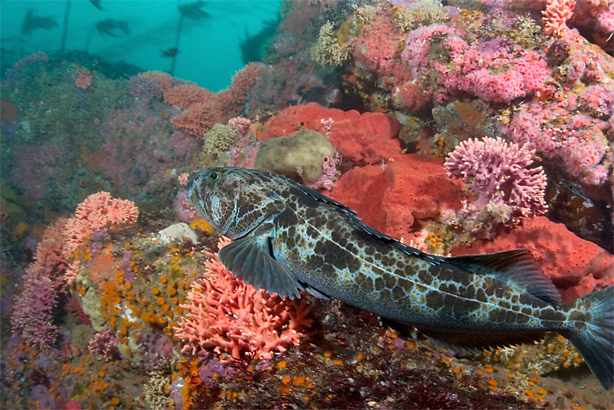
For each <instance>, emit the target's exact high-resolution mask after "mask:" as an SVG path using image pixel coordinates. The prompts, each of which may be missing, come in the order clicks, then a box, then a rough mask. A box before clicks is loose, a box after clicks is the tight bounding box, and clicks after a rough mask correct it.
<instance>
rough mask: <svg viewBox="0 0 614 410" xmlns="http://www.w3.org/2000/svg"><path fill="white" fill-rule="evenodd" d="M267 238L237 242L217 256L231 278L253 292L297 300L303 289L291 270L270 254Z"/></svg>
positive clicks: (223, 249)
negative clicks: (257, 290)
mask: <svg viewBox="0 0 614 410" xmlns="http://www.w3.org/2000/svg"><path fill="white" fill-rule="evenodd" d="M268 239H269V238H268V237H267V236H252V237H247V238H243V239H239V240H237V241H235V242H232V243H230V244H228V245H226V246H224V247H223V248H222V249H220V251H219V252H218V257H219V259H220V261H221V262H222V263H223V264H224V266H226V268H227V269H228V270H229V271H231V272H232V273H233V275H235V276H237V277H239V278H241V279H243V281H244V282H245V283H249V284H250V285H252V286H253V287H255V288H256V289H265V290H266V291H267V292H269V293H270V294H273V293H277V294H278V295H279V296H280V297H281V298H282V299H283V298H285V297H286V296H289V297H290V299H293V298H294V297H295V296H296V297H300V296H301V294H300V293H299V289H300V290H304V287H303V286H302V285H301V284H300V283H299V282H298V281H297V280H296V278H295V277H294V274H293V273H292V271H291V270H290V269H288V268H287V267H286V266H284V265H282V264H281V263H279V262H278V261H276V260H275V258H274V257H273V256H272V255H271V253H270V246H269V243H268Z"/></svg>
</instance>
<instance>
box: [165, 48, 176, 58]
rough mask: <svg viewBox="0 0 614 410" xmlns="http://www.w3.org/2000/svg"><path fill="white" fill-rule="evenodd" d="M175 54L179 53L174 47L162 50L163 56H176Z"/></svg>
mask: <svg viewBox="0 0 614 410" xmlns="http://www.w3.org/2000/svg"><path fill="white" fill-rule="evenodd" d="M177 54H179V49H177V48H175V47H171V48H169V49H168V50H166V51H162V56H163V57H175V56H177Z"/></svg>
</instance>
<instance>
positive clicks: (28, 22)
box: [21, 9, 58, 35]
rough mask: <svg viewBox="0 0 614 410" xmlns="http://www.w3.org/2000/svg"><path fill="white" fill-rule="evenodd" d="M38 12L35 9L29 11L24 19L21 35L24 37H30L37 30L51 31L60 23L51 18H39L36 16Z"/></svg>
mask: <svg viewBox="0 0 614 410" xmlns="http://www.w3.org/2000/svg"><path fill="white" fill-rule="evenodd" d="M35 13H36V11H35V10H34V9H28V12H27V14H26V17H25V18H24V19H23V23H21V34H22V35H26V34H27V35H30V34H32V32H33V31H34V30H36V29H39V28H40V29H45V30H50V29H52V28H54V27H57V25H58V22H57V21H55V19H54V18H53V17H51V16H45V17H39V16H36V15H35Z"/></svg>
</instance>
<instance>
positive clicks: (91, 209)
mask: <svg viewBox="0 0 614 410" xmlns="http://www.w3.org/2000/svg"><path fill="white" fill-rule="evenodd" d="M138 216H139V211H138V208H137V207H136V205H134V202H132V201H129V200H127V199H114V198H111V194H109V193H108V192H99V193H97V194H92V195H90V196H88V197H87V198H86V199H85V200H84V201H83V202H82V203H80V204H79V205H78V206H77V210H76V211H75V217H74V218H70V219H69V220H68V222H67V223H66V227H65V229H64V237H65V239H66V244H65V246H64V249H63V253H64V255H65V256H66V257H70V256H71V254H72V253H73V252H74V251H75V250H76V249H77V248H78V247H79V246H80V245H81V243H83V241H84V240H85V239H86V238H87V237H88V236H89V235H90V234H91V233H92V232H94V231H96V230H99V229H103V228H107V227H109V226H111V225H117V224H124V223H134V222H136V220H137V218H138Z"/></svg>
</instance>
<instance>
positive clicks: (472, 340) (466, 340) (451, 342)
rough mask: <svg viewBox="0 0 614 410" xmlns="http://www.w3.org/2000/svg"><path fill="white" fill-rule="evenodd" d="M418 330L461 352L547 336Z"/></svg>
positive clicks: (515, 343) (537, 333)
mask: <svg viewBox="0 0 614 410" xmlns="http://www.w3.org/2000/svg"><path fill="white" fill-rule="evenodd" d="M418 330H419V331H420V333H422V334H423V335H424V336H426V337H428V339H429V340H430V341H431V342H433V343H434V344H436V345H438V346H441V347H444V348H446V349H450V350H452V351H455V352H457V353H461V354H469V353H475V352H477V351H482V350H489V349H493V348H497V347H505V346H514V345H519V344H522V343H533V342H536V341H539V340H542V339H543V338H544V336H545V333H544V332H514V333H512V332H503V333H501V332H500V333H495V332H491V333H485V332H484V333H461V332H459V331H456V332H450V331H447V332H446V331H440V330H432V329H428V330H423V329H420V328H418Z"/></svg>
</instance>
